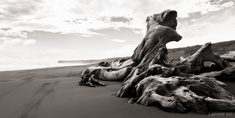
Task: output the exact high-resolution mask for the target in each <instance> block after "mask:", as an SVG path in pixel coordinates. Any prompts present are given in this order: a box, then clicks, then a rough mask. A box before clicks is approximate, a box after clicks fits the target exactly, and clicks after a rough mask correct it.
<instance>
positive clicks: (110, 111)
mask: <svg viewBox="0 0 235 118" xmlns="http://www.w3.org/2000/svg"><path fill="white" fill-rule="evenodd" d="M85 68H87V66H74V67H57V68H46V69H36V70H22V71H8V72H0V118H187V117H189V118H208V117H211V116H208V115H201V114H196V113H193V112H189V113H187V114H179V113H169V112H166V111H163V110H162V109H161V108H160V107H156V106H150V107H149V106H148V107H146V106H141V105H138V104H128V103H127V101H128V100H129V99H128V98H118V97H116V93H117V91H118V89H119V88H120V86H121V83H120V82H108V81H103V83H105V84H107V86H106V87H97V88H91V87H85V86H78V82H79V81H80V80H81V77H80V74H81V71H82V70H84V69H85ZM226 83H227V84H228V85H229V86H230V88H229V91H230V92H231V93H233V94H234V95H235V82H226ZM232 115H233V116H234V115H235V113H233V114H232Z"/></svg>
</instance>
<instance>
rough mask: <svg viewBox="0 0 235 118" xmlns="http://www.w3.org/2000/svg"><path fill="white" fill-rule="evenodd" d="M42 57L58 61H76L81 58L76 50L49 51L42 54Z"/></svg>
mask: <svg viewBox="0 0 235 118" xmlns="http://www.w3.org/2000/svg"><path fill="white" fill-rule="evenodd" d="M44 56H45V57H47V58H51V59H57V61H58V60H60V59H61V60H63V59H64V60H76V59H78V58H79V57H80V56H81V53H80V52H79V51H77V50H70V49H49V50H46V51H45V52H44Z"/></svg>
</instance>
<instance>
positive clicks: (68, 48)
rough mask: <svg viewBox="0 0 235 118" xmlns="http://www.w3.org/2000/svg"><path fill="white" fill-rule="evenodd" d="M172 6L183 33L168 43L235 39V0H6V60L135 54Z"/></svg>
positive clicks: (0, 39)
mask: <svg viewBox="0 0 235 118" xmlns="http://www.w3.org/2000/svg"><path fill="white" fill-rule="evenodd" d="M166 9H172V10H176V11H177V12H178V17H177V20H178V26H177V32H178V33H179V34H180V35H182V36H183V38H182V40H181V41H179V42H171V43H169V44H167V47H168V48H177V47H186V46H192V45H200V44H204V43H206V42H212V43H215V42H221V41H228V40H234V39H235V1H234V0H1V1H0V55H1V56H0V64H1V63H13V62H14V63H23V62H27V63H30V62H32V63H33V62H48V63H49V62H57V61H58V60H81V59H101V58H108V57H122V56H130V55H132V53H133V51H134V49H135V48H136V47H137V45H138V44H139V43H140V42H141V40H142V39H143V37H144V35H145V33H146V24H145V19H146V17H147V16H149V15H152V14H156V13H159V12H162V11H163V10H166Z"/></svg>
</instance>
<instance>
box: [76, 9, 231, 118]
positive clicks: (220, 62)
mask: <svg viewBox="0 0 235 118" xmlns="http://www.w3.org/2000/svg"><path fill="white" fill-rule="evenodd" d="M176 17H177V12H176V11H174V10H166V11H163V12H162V13H159V14H154V15H152V16H148V17H147V20H146V22H147V33H146V36H145V38H144V39H143V41H142V42H141V43H140V44H139V45H138V46H137V48H136V49H135V51H134V54H133V55H132V56H131V57H130V58H125V59H119V60H114V61H112V62H101V63H99V65H98V66H94V67H89V68H87V69H86V70H84V71H83V73H82V75H81V77H82V80H81V81H80V85H86V86H92V87H95V86H100V85H101V86H104V84H103V83H101V82H99V81H97V80H96V79H98V80H107V81H122V85H121V88H120V89H119V91H118V92H117V96H118V97H130V98H131V99H130V100H129V103H137V104H141V105H158V106H159V105H160V106H161V107H163V108H165V109H166V110H167V111H170V112H179V113H185V112H188V111H194V112H197V113H202V114H206V113H208V112H209V111H211V110H217V111H235V98H234V96H233V95H232V94H231V93H229V92H228V91H227V87H228V86H227V85H226V84H225V83H223V82H222V81H225V80H234V78H235V66H232V65H230V64H229V63H228V62H227V61H226V60H225V59H224V58H221V57H220V56H219V55H217V54H215V53H214V52H213V50H212V49H211V45H212V44H211V43H206V44H205V45H203V46H202V47H201V48H200V49H199V50H198V51H197V52H196V53H195V54H193V55H191V56H189V57H187V58H185V59H182V60H181V61H180V62H178V63H177V64H176V65H173V64H171V63H170V62H171V61H168V57H167V54H168V51H167V48H166V44H167V43H168V42H171V41H180V40H181V38H182V36H180V35H179V34H178V33H177V32H176V26H177V20H176ZM205 62H211V65H209V66H208V65H206V64H205Z"/></svg>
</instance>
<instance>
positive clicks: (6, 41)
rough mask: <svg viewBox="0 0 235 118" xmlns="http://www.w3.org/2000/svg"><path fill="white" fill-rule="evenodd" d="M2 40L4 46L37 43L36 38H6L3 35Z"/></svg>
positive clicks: (12, 46) (11, 46)
mask: <svg viewBox="0 0 235 118" xmlns="http://www.w3.org/2000/svg"><path fill="white" fill-rule="evenodd" d="M0 40H1V41H2V44H1V45H0V46H1V47H2V48H4V49H6V48H16V47H15V46H20V45H21V46H22V45H23V46H28V45H33V44H35V43H36V40H34V39H26V40H25V39H20V38H6V37H2V38H0Z"/></svg>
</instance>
